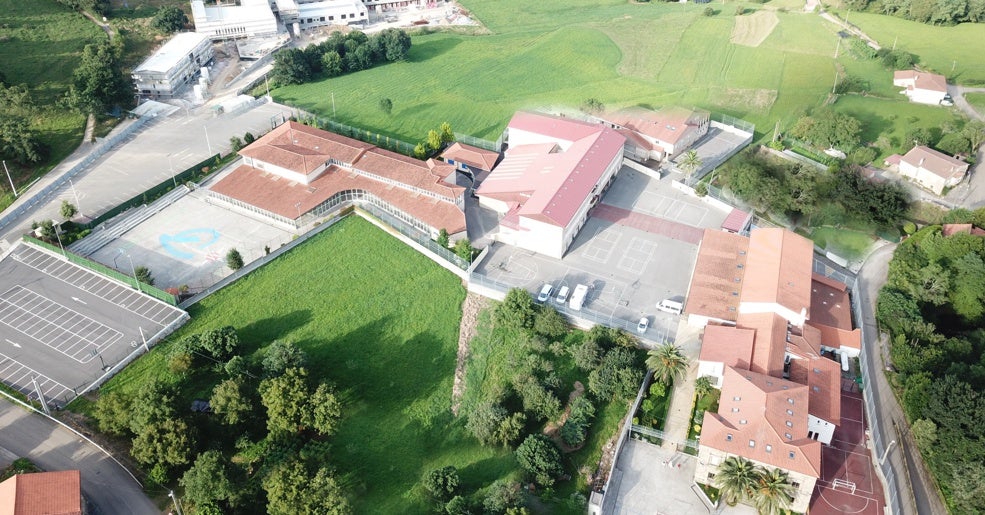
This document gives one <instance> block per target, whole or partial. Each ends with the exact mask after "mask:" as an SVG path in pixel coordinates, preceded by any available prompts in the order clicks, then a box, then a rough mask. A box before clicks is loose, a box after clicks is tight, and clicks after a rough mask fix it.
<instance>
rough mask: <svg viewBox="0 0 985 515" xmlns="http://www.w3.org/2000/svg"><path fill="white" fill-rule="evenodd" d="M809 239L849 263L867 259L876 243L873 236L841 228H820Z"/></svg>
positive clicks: (814, 230)
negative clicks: (868, 253) (869, 251)
mask: <svg viewBox="0 0 985 515" xmlns="http://www.w3.org/2000/svg"><path fill="white" fill-rule="evenodd" d="M809 237H810V239H812V240H814V243H815V244H817V246H819V247H821V248H823V249H824V250H826V251H828V252H831V253H833V254H835V255H837V256H841V257H843V258H845V259H847V260H849V261H854V260H857V259H861V258H863V257H865V253H866V252H868V250H869V247H871V246H872V243H873V241H874V240H873V238H872V235H871V234H866V233H864V232H859V231H853V230H850V229H845V228H841V227H818V228H816V229H813V230H812V231H811V233H810V235H809Z"/></svg>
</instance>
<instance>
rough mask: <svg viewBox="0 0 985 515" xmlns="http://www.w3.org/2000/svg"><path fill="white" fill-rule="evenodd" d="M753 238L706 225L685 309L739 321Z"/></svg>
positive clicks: (689, 312)
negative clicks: (746, 267)
mask: <svg viewBox="0 0 985 515" xmlns="http://www.w3.org/2000/svg"><path fill="white" fill-rule="evenodd" d="M748 249H749V238H746V237H745V236H740V235H738V234H732V233H728V232H725V231H716V230H712V229H705V231H704V235H703V236H702V238H701V246H700V247H699V248H698V256H697V258H696V259H695V262H694V272H693V274H692V276H691V285H690V287H689V288H688V294H687V304H686V305H685V307H684V312H685V313H687V314H689V315H690V314H694V315H700V316H706V317H711V318H717V319H719V320H729V321H735V319H736V317H737V316H738V308H739V291H740V290H741V289H742V277H743V267H744V266H745V263H746V257H747V251H748Z"/></svg>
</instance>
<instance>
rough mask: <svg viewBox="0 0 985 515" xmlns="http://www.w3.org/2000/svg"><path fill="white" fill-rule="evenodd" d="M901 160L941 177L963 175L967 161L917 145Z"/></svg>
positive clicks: (948, 177)
mask: <svg viewBox="0 0 985 515" xmlns="http://www.w3.org/2000/svg"><path fill="white" fill-rule="evenodd" d="M902 162H904V163H906V164H908V165H910V166H913V167H915V168H921V169H923V170H926V171H928V172H930V173H932V174H934V175H936V176H938V177H940V178H942V179H954V178H959V177H964V174H965V172H967V171H968V163H965V162H964V161H962V160H960V159H955V158H953V157H951V156H949V155H947V154H945V153H943V152H938V151H936V150H934V149H932V148H930V147H925V146H923V145H918V146H916V147H913V148H912V149H910V151H909V152H907V153H906V155H905V156H903V159H902Z"/></svg>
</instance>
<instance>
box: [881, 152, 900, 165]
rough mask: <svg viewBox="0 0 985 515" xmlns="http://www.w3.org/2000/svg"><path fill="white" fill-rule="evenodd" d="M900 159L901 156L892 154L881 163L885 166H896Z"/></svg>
mask: <svg viewBox="0 0 985 515" xmlns="http://www.w3.org/2000/svg"><path fill="white" fill-rule="evenodd" d="M902 159H903V156H901V155H899V154H893V155H891V156H889V157H887V158H886V160H885V161H883V162H884V163H886V166H892V165H898V164H899V162H900V161H901V160H902Z"/></svg>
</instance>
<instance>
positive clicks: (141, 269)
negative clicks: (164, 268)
mask: <svg viewBox="0 0 985 515" xmlns="http://www.w3.org/2000/svg"><path fill="white" fill-rule="evenodd" d="M133 275H134V277H135V278H136V279H137V280H138V281H140V282H142V283H144V284H149V285H151V286H154V276H153V275H152V274H151V271H150V270H149V269H148V268H147V267H146V266H138V267H137V268H134V269H133Z"/></svg>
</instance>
